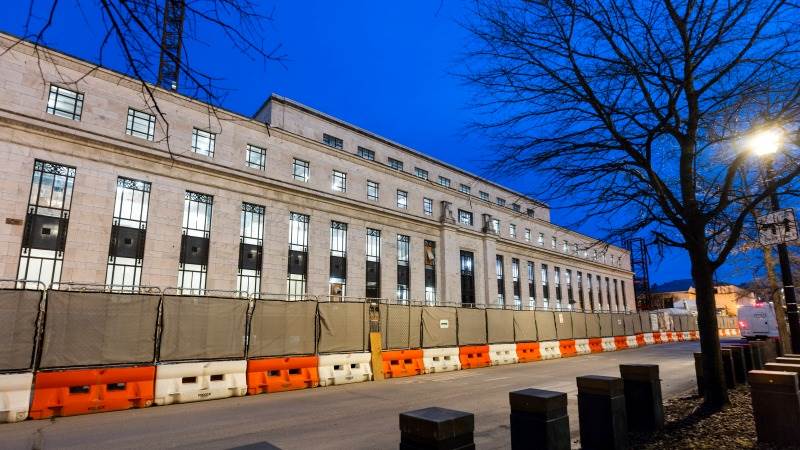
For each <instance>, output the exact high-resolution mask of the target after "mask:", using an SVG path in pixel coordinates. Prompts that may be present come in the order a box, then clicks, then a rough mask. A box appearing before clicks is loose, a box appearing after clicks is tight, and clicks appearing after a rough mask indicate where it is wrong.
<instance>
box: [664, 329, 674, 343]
mask: <svg viewBox="0 0 800 450" xmlns="http://www.w3.org/2000/svg"><path fill="white" fill-rule="evenodd" d="M673 341H675V333H673V332H672V331H667V338H666V339H665V340H664V342H673Z"/></svg>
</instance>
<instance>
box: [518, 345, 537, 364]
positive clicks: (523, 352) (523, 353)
mask: <svg viewBox="0 0 800 450" xmlns="http://www.w3.org/2000/svg"><path fill="white" fill-rule="evenodd" d="M517 357H518V358H519V362H521V363H525V362H531V361H539V360H541V359H542V354H541V353H540V352H539V343H538V342H517Z"/></svg>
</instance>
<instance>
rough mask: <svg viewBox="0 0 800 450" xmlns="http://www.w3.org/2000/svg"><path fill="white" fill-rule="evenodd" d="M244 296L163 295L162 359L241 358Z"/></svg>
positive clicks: (244, 316) (243, 330) (247, 305)
mask: <svg viewBox="0 0 800 450" xmlns="http://www.w3.org/2000/svg"><path fill="white" fill-rule="evenodd" d="M248 307H249V303H248V302H247V300H243V299H238V298H222V297H189V296H172V295H165V296H164V313H163V322H162V330H161V345H160V353H159V355H160V357H159V360H161V361H187V360H203V359H223V358H243V357H244V340H245V333H246V330H245V326H246V320H247V309H248Z"/></svg>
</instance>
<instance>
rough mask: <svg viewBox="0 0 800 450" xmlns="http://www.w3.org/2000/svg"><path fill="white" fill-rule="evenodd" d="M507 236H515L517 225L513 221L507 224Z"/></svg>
mask: <svg viewBox="0 0 800 450" xmlns="http://www.w3.org/2000/svg"><path fill="white" fill-rule="evenodd" d="M508 236H509V237H512V238H515V237H517V226H516V225H514V224H513V223H510V224H508Z"/></svg>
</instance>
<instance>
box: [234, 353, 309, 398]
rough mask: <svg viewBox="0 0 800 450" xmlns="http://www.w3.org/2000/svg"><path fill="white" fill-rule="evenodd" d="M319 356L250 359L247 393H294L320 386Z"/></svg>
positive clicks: (248, 363)
mask: <svg viewBox="0 0 800 450" xmlns="http://www.w3.org/2000/svg"><path fill="white" fill-rule="evenodd" d="M318 366H319V356H292V357H284V358H263V359H250V360H248V361H247V393H248V394H249V395H256V394H263V393H265V392H283V391H294V390H296V389H306V388H312V387H317V386H319V371H318V370H317V367H318Z"/></svg>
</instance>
